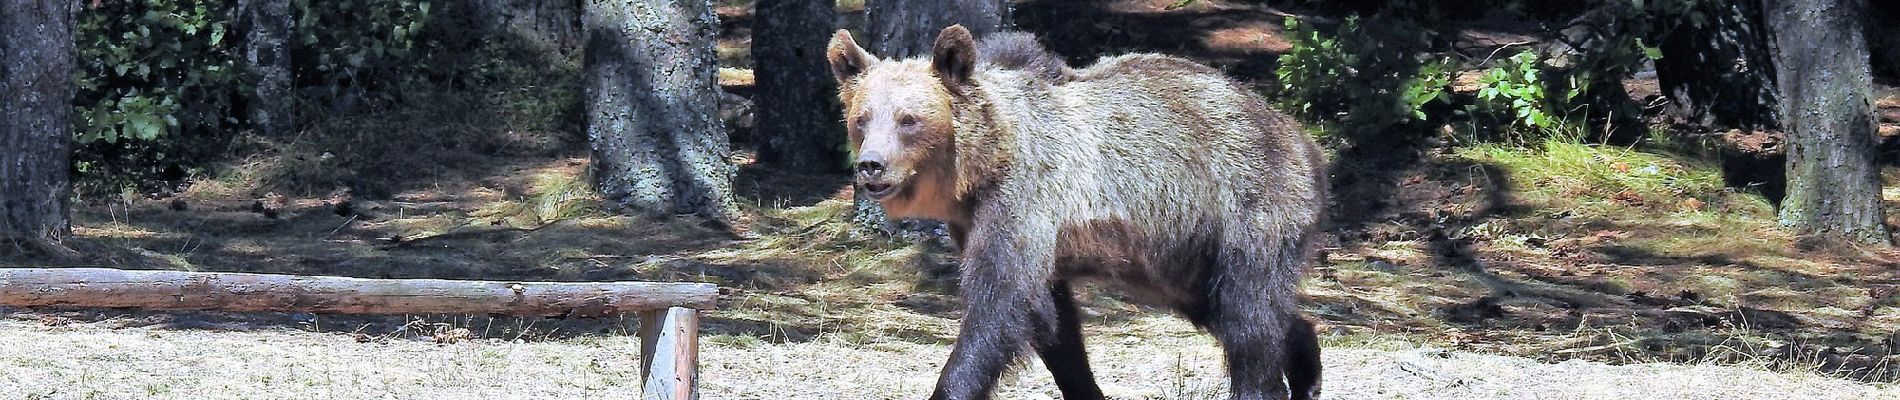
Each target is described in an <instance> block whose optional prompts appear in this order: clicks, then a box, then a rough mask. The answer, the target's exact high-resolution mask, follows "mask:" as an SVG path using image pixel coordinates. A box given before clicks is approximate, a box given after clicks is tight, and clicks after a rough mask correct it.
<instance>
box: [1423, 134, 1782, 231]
mask: <svg viewBox="0 0 1900 400" xmlns="http://www.w3.org/2000/svg"><path fill="white" fill-rule="evenodd" d="M1456 154H1457V156H1458V157H1460V158H1464V159H1468V160H1471V161H1476V162H1481V163H1488V164H1495V165H1499V166H1501V167H1503V168H1504V169H1505V170H1506V171H1508V172H1509V173H1510V177H1511V182H1512V183H1513V184H1514V186H1516V187H1515V188H1514V189H1516V190H1517V192H1518V193H1519V194H1520V195H1521V196H1523V197H1524V200H1528V201H1531V202H1535V203H1540V204H1541V205H1544V206H1547V207H1551V208H1558V209H1566V210H1573V211H1579V212H1589V213H1593V214H1595V215H1615V214H1620V213H1622V212H1625V211H1627V209H1628V206H1630V205H1638V206H1642V207H1644V208H1648V209H1651V210H1658V211H1670V212H1695V211H1698V210H1702V209H1707V208H1709V206H1710V205H1719V206H1736V207H1740V208H1742V210H1731V211H1763V212H1766V211H1767V210H1761V209H1754V207H1751V206H1748V205H1744V204H1733V205H1731V204H1725V203H1728V202H1730V200H1731V199H1730V198H1728V196H1724V193H1727V192H1728V191H1727V190H1726V189H1725V188H1724V187H1723V183H1722V175H1721V172H1720V170H1719V169H1717V168H1715V167H1714V166H1712V165H1706V164H1703V163H1700V162H1695V161H1690V160H1687V159H1682V158H1676V157H1671V156H1668V155H1664V154H1656V153H1648V152H1642V151H1637V150H1632V149H1626V148H1619V147H1611V146H1600V145H1590V144H1582V143H1577V142H1574V141H1567V140H1560V139H1551V140H1546V141H1545V142H1544V143H1543V148H1542V149H1536V150H1526V149H1522V148H1516V147H1509V146H1502V145H1495V144H1481V145H1477V146H1472V147H1466V148H1460V149H1458V150H1457V153H1456ZM1689 199H1695V200H1696V201H1698V202H1702V203H1703V205H1702V206H1693V207H1692V206H1684V205H1683V203H1684V202H1685V201H1686V200H1689ZM1691 204H1693V203H1691Z"/></svg>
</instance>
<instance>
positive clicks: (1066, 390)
mask: <svg viewBox="0 0 1900 400" xmlns="http://www.w3.org/2000/svg"><path fill="white" fill-rule="evenodd" d="M1049 294H1050V298H1051V300H1054V301H1055V312H1056V315H1055V317H1056V321H1054V323H1053V324H1050V323H1044V324H1037V326H1043V327H1051V328H1054V329H1055V330H1054V331H1050V330H1049V329H1041V330H1039V331H1038V332H1036V343H1035V344H1036V353H1037V354H1039V355H1041V356H1042V364H1043V365H1044V366H1046V367H1048V368H1049V374H1050V375H1053V376H1055V381H1056V387H1057V388H1059V389H1061V390H1062V398H1063V399H1066V400H1090V399H1101V398H1103V396H1102V388H1101V387H1099V386H1096V385H1095V373H1094V372H1092V371H1090V370H1089V357H1088V351H1087V350H1086V349H1084V348H1083V345H1082V317H1081V316H1080V315H1077V310H1076V308H1075V307H1076V306H1075V295H1074V294H1073V293H1071V291H1070V290H1069V283H1068V282H1057V283H1056V284H1055V287H1054V288H1052V289H1050V291H1049Z"/></svg>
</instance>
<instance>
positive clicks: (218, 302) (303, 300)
mask: <svg viewBox="0 0 1900 400" xmlns="http://www.w3.org/2000/svg"><path fill="white" fill-rule="evenodd" d="M718 298H719V288H718V287H716V286H713V285H712V284H707V283H656V282H607V283H596V282H491V281H460V280H446V279H363V278H344V277H335V276H298V275H272V274H242V273H215V272H184V271H129V270H118V269H108V268H0V306H11V307H45V306H71V307H129V308H140V309H146V310H168V311H177V310H209V311H234V312H309V313H334V314H504V315H521V316H565V317H598V316H606V315H618V314H629V313H633V312H636V311H645V310H655V309H664V308H667V307H680V306H685V307H693V308H712V306H713V303H714V302H716V301H717V300H718Z"/></svg>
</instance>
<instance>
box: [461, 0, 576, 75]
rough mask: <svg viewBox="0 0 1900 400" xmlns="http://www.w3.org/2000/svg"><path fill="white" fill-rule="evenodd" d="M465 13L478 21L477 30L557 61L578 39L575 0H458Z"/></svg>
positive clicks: (552, 61)
mask: <svg viewBox="0 0 1900 400" xmlns="http://www.w3.org/2000/svg"><path fill="white" fill-rule="evenodd" d="M462 1H463V4H464V6H466V7H467V13H468V14H469V15H467V16H466V18H468V19H469V20H472V21H471V22H473V23H476V24H480V26H482V27H483V28H484V29H481V31H484V32H486V33H487V34H489V35H496V37H497V38H501V37H504V36H503V35H505V37H506V38H508V39H512V40H518V41H520V42H521V43H522V44H525V45H527V46H528V47H529V48H530V49H532V50H534V51H536V52H538V53H540V54H541V55H543V56H545V57H546V61H547V62H549V63H559V62H562V61H564V60H565V58H564V56H566V55H567V54H570V53H571V52H572V51H575V50H578V49H579V47H580V46H579V45H580V40H581V34H580V30H581V20H580V5H581V3H580V2H578V1H547V0H462Z"/></svg>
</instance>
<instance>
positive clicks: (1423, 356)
mask: <svg viewBox="0 0 1900 400" xmlns="http://www.w3.org/2000/svg"><path fill="white" fill-rule="evenodd" d="M1130 324H1134V325H1141V326H1142V328H1144V330H1146V331H1148V332H1150V333H1153V335H1151V336H1146V337H1135V336H1124V335H1120V334H1117V333H1115V332H1111V331H1110V330H1106V329H1093V330H1092V331H1091V332H1090V333H1091V335H1090V337H1089V340H1090V341H1091V342H1092V343H1094V348H1095V351H1094V352H1093V359H1092V360H1091V361H1092V364H1093V365H1095V368H1096V369H1097V375H1098V376H1099V379H1100V381H1101V382H1102V386H1103V388H1104V390H1106V391H1107V392H1108V393H1109V394H1110V395H1111V396H1114V397H1116V398H1127V399H1215V398H1221V397H1220V396H1221V393H1222V392H1221V391H1222V390H1223V386H1224V385H1225V384H1224V383H1223V380H1224V377H1223V374H1222V373H1221V372H1220V371H1219V370H1218V368H1219V364H1220V362H1219V357H1220V353H1219V349H1218V348H1217V347H1215V345H1214V343H1213V341H1212V340H1210V339H1208V338H1207V337H1206V336H1205V335H1200V334H1197V333H1196V332H1194V331H1193V330H1192V329H1191V328H1189V327H1187V326H1186V325H1185V324H1184V323H1181V322H1179V321H1177V320H1174V319H1171V318H1143V319H1140V320H1137V321H1131V322H1130ZM710 339H711V340H708V341H707V342H706V345H705V347H704V348H703V349H702V351H703V353H702V356H703V357H704V359H703V360H702V370H701V372H700V379H701V380H702V382H703V386H702V390H703V397H704V398H707V399H913V398H921V397H924V396H926V395H928V394H929V393H928V391H929V390H930V386H931V384H932V383H933V382H934V380H935V376H936V374H935V372H936V369H937V368H938V367H939V362H940V360H942V359H943V358H944V357H945V356H947V355H948V349H947V348H946V347H945V346H941V345H923V344H916V343H909V342H902V341H897V342H874V343H856V342H852V341H851V340H849V339H847V338H844V337H841V336H838V335H823V336H819V337H814V338H812V340H809V341H804V342H788V343H778V344H761V343H753V344H745V343H742V342H734V341H731V340H727V339H729V338H720V337H713V338H710ZM638 351H639V342H638V341H637V340H636V339H634V338H632V337H628V336H598V337H584V338H571V339H562V340H550V341H535V342H509V341H506V340H503V339H490V340H475V341H470V342H461V343H455V344H437V343H434V342H432V341H427V340H420V339H414V340H411V339H398V340H390V341H386V342H370V343H361V342H359V341H357V340H355V339H353V338H352V337H351V336H350V335H346V334H337V333H311V332H305V331H299V330H293V329H282V328H266V329H257V330H251V331H243V332H230V331H225V332H218V331H208V330H202V329H176V328H164V327H151V326H146V327H123V326H118V327H115V324H114V323H113V320H111V319H108V320H104V321H101V322H89V323H73V324H63V325H58V326H47V325H46V324H44V323H41V322H38V321H26V320H17V319H15V320H7V321H0V396H4V397H8V398H23V399H79V398H84V399H135V398H136V399H223V398H232V399H236V398H300V399H344V398H349V399H356V398H385V399H389V398H400V399H429V398H442V399H447V398H537V399H555V398H604V397H615V398H628V397H633V396H634V394H635V393H638V391H639V382H638V371H639V366H638ZM1325 355H1326V357H1325V360H1324V361H1325V365H1326V371H1327V375H1326V381H1325V386H1324V390H1325V395H1326V396H1327V397H1329V398H1336V399H1476V398H1486V399H1611V398H1643V399H1734V398H1777V399H1876V398H1895V396H1900V386H1895V385H1893V384H1868V383H1861V382H1854V381H1848V380H1841V379H1834V378H1826V377H1820V376H1816V375H1813V374H1811V373H1801V372H1769V371H1766V370H1763V369H1760V368H1751V367H1747V366H1720V365H1706V364H1705V365H1683V364H1668V363H1654V364H1631V365H1606V364H1602V363H1594V362H1585V361H1570V362H1563V363H1556V364H1551V363H1542V362H1537V361H1534V360H1529V359H1525V358H1518V357H1509V356H1498V355H1487V354H1479V353H1471V352H1462V351H1448V350H1443V349H1438V348H1429V347H1411V346H1407V345H1396V344H1386V345H1382V346H1381V345H1368V344H1360V345H1356V346H1331V347H1328V349H1327V350H1326V353H1325ZM1019 371H1020V372H1019V373H1017V374H1015V375H1014V376H1012V377H1009V378H1006V379H1005V380H1004V383H1003V385H1002V387H1001V388H1000V390H999V392H998V397H999V398H1005V399H1049V398H1058V397H1060V395H1059V394H1058V393H1057V391H1056V390H1055V387H1054V385H1053V384H1052V383H1050V380H1049V376H1048V373H1047V372H1044V371H1042V370H1041V369H1040V366H1038V365H1034V364H1031V365H1028V366H1026V368H1022V369H1020V370H1019Z"/></svg>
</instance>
